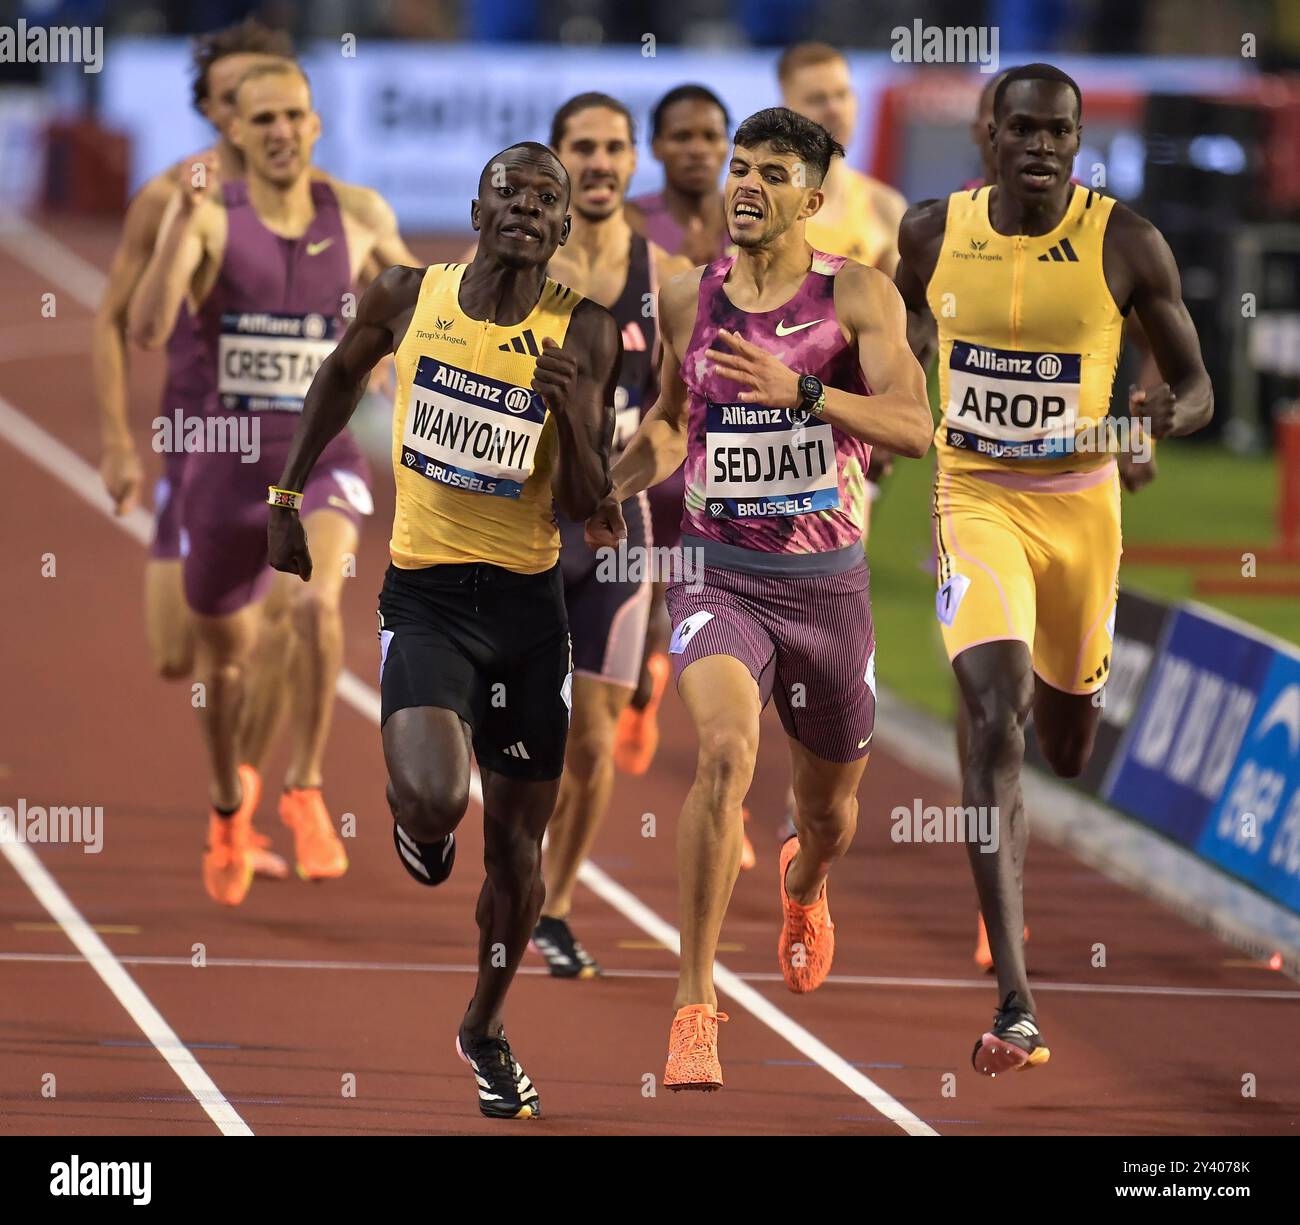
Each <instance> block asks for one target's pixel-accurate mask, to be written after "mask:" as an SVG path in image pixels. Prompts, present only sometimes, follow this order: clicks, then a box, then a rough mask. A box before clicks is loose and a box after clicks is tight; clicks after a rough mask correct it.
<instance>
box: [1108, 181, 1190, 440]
mask: <svg viewBox="0 0 1300 1225" xmlns="http://www.w3.org/2000/svg"><path fill="white" fill-rule="evenodd" d="M1102 266H1103V267H1104V269H1105V273H1106V283H1107V285H1108V286H1110V291H1111V296H1112V297H1113V298H1114V299H1115V301H1116V302H1117V303H1118V304H1119V305H1120V306H1121V308H1122V307H1124V306H1126V305H1130V304H1131V305H1132V307H1133V309H1134V311H1135V312H1136V313H1137V317H1138V320H1139V322H1140V323H1141V324H1142V330H1143V331H1144V332H1145V333H1146V337H1147V341H1148V343H1149V344H1150V348H1151V353H1152V356H1154V358H1155V361H1156V365H1157V366H1158V367H1159V370H1160V376H1161V378H1163V379H1164V382H1163V383H1161V384H1160V385H1159V386H1157V387H1151V388H1147V389H1145V390H1144V391H1141V392H1138V393H1137V394H1136V395H1134V396H1131V397H1130V399H1129V410H1130V413H1131V412H1132V411H1133V410H1134V408H1136V409H1137V410H1138V411H1139V412H1140V414H1141V415H1142V416H1143V417H1146V418H1149V419H1150V421H1151V433H1152V434H1153V435H1154V436H1155V437H1156V438H1167V437H1170V436H1173V437H1179V436H1181V435H1183V434H1194V433H1195V432H1196V431H1197V430H1199V429H1201V428H1202V427H1203V426H1204V425H1206V423H1207V422H1208V421H1209V420H1210V417H1211V416H1212V415H1213V413H1214V389H1213V388H1212V387H1211V386H1210V376H1209V375H1208V374H1207V373H1206V370H1205V362H1204V360H1203V358H1202V357H1201V344H1200V341H1199V340H1198V339H1197V336H1196V327H1195V325H1194V324H1193V323H1192V317H1191V315H1190V314H1188V311H1187V307H1186V305H1185V304H1184V302H1183V291H1182V283H1181V280H1180V278H1179V276H1178V265H1177V264H1176V263H1175V262H1174V256H1173V252H1172V251H1170V250H1169V244H1168V243H1167V242H1165V239H1164V236H1163V235H1162V234H1161V233H1160V231H1159V230H1157V229H1156V227H1155V226H1153V225H1152V224H1151V223H1150V222H1149V221H1147V220H1146V219H1145V218H1143V217H1139V216H1138V215H1137V214H1136V213H1135V212H1133V211H1132V209H1129V208H1127V207H1125V206H1124V205H1123V204H1118V203H1117V204H1116V205H1115V207H1114V209H1113V210H1112V212H1111V215H1110V223H1109V224H1108V225H1107V227H1106V239H1105V243H1104V244H1103V247H1102Z"/></svg>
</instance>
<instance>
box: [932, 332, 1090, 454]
mask: <svg viewBox="0 0 1300 1225" xmlns="http://www.w3.org/2000/svg"><path fill="white" fill-rule="evenodd" d="M1079 365H1080V362H1079V354H1077V353H1027V352H1023V351H1021V350H1018V349H994V348H991V347H989V346H987V345H975V344H967V343H966V341H964V340H954V341H953V342H952V352H951V354H950V355H949V359H948V404H947V407H946V409H945V413H944V424H945V427H946V430H947V440H948V445H949V446H950V447H956V448H958V449H959V450H963V451H974V452H976V453H978V454H980V455H987V456H988V457H989V458H990V459H1055V458H1057V457H1059V456H1062V455H1070V454H1072V453H1073V451H1074V435H1075V427H1076V423H1077V421H1078V417H1079Z"/></svg>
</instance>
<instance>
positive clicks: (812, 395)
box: [799, 374, 822, 400]
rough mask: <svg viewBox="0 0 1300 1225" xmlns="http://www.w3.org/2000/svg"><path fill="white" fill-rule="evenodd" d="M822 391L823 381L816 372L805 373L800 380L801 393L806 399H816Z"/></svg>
mask: <svg viewBox="0 0 1300 1225" xmlns="http://www.w3.org/2000/svg"><path fill="white" fill-rule="evenodd" d="M821 393H822V381H821V379H819V378H818V377H817V376H816V375H815V374H805V375H804V376H803V378H801V379H800V380H799V394H800V395H801V396H803V398H804V399H805V400H815V399H817V397H818V396H819V395H821Z"/></svg>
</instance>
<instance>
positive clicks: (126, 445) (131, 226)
mask: <svg viewBox="0 0 1300 1225" xmlns="http://www.w3.org/2000/svg"><path fill="white" fill-rule="evenodd" d="M174 183H175V180H174V178H173V177H172V175H171V174H160V175H156V176H155V177H154V178H152V179H150V180H149V182H147V183H146V184H145V185H144V186H143V187H142V188H141V189H140V191H139V192H138V193H137V194H136V197H135V199H133V200H132V201H131V204H130V207H128V208H127V210H126V220H125V223H124V226H123V230H122V240H121V242H119V243H118V246H117V250H116V251H115V252H114V253H113V262H112V265H111V266H110V267H109V271H108V284H107V286H106V287H105V289H104V296H103V298H101V299H100V303H99V309H98V310H96V311H95V321H94V324H93V325H92V328H91V333H90V361H91V370H92V373H93V377H94V383H95V404H96V407H97V409H98V411H99V434H100V441H101V444H102V446H103V456H102V458H101V460H100V465H99V474H100V476H101V477H102V479H103V481H104V488H105V489H106V490H107V491H108V496H109V497H110V498H112V499H113V505H114V508H115V509H116V511H117V513H118V514H119V515H122V514H126V513H127V512H128V511H130V510H131V509H132V507H134V506H135V504H136V499H137V497H138V494H139V489H140V479H141V472H142V470H141V467H140V457H139V455H138V454H137V452H136V446H135V441H134V439H133V438H132V437H131V423H130V415H129V413H128V411H127V392H128V388H127V352H126V333H127V311H128V308H129V307H130V304H131V295H132V294H133V293H135V289H136V286H137V285H138V284H139V283H140V278H141V276H143V275H144V270H145V268H146V266H147V265H148V263H149V256H150V255H151V254H152V253H153V248H154V243H155V241H156V240H157V237H158V228H159V226H160V225H161V224H162V218H163V214H164V213H165V212H166V210H167V203H168V201H169V200H170V199H171V196H172V192H173V190H174Z"/></svg>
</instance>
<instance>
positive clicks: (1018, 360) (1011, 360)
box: [962, 345, 1065, 382]
mask: <svg viewBox="0 0 1300 1225" xmlns="http://www.w3.org/2000/svg"><path fill="white" fill-rule="evenodd" d="M962 365H964V366H965V367H966V369H967V370H987V371H991V372H993V373H994V374H1028V375H1032V376H1033V377H1034V378H1039V379H1043V380H1044V381H1049V382H1050V381H1051V380H1053V379H1059V378H1060V377H1061V371H1062V370H1064V369H1065V363H1064V362H1062V361H1061V358H1060V355H1059V354H1057V353H1037V354H1035V353H1026V354H1024V355H1023V356H1015V355H1012V354H1008V353H1005V352H999V351H998V350H996V349H984V348H981V347H979V346H978V345H971V346H970V347H969V348H968V349H967V350H966V353H965V356H964V360H963V362H962Z"/></svg>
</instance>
